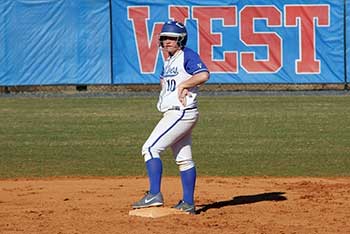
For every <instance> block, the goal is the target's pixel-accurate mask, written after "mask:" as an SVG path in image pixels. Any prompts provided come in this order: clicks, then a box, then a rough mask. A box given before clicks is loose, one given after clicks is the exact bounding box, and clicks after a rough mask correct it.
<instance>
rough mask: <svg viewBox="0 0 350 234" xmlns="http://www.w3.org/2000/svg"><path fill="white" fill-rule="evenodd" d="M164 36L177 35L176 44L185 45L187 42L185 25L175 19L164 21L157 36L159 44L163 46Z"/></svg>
mask: <svg viewBox="0 0 350 234" xmlns="http://www.w3.org/2000/svg"><path fill="white" fill-rule="evenodd" d="M165 37H177V43H178V45H179V46H181V47H185V46H186V42H187V30H186V27H185V25H184V24H183V23H180V22H177V21H168V22H166V23H164V25H163V27H162V31H161V32H160V37H159V42H160V45H161V46H163V40H164V39H165Z"/></svg>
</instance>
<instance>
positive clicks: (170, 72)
mask: <svg viewBox="0 0 350 234" xmlns="http://www.w3.org/2000/svg"><path fill="white" fill-rule="evenodd" d="M178 74H179V72H178V70H177V67H168V68H166V70H165V72H164V76H165V77H172V76H177V75H178Z"/></svg>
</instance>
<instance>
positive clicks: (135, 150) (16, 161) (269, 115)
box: [0, 96, 350, 178]
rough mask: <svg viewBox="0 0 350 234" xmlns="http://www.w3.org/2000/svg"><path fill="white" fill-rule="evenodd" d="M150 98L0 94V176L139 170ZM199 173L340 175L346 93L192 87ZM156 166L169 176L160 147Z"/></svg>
mask: <svg viewBox="0 0 350 234" xmlns="http://www.w3.org/2000/svg"><path fill="white" fill-rule="evenodd" d="M156 101H157V98H156V97H129V98H126V97H120V98H111V97H106V98H73V97H72V98H70V97H67V98H2V99H0V178H12V177H46V176H71V175H79V176H117V175H118V176H119V175H146V172H145V167H144V163H143V158H142V156H141V147H142V144H143V143H144V141H145V140H146V139H147V137H148V135H149V133H150V132H151V130H152V129H153V127H154V126H155V124H156V123H157V121H158V120H159V118H160V117H161V115H160V114H159V113H158V112H157V111H156V109H155V104H156ZM199 101H200V113H201V114H200V120H199V123H198V125H197V126H196V128H195V130H194V132H193V154H194V159H195V162H196V164H197V168H198V174H199V175H220V176H349V175H350V169H349V168H350V114H349V113H350V96H254V97H253V96H252V97H249V96H238V97H237V96H228V97H209V96H201V97H200V98H199ZM162 159H163V162H164V174H165V175H177V174H178V170H177V166H176V165H175V164H174V162H173V159H172V156H171V153H170V150H167V151H166V152H165V154H164V155H163V156H162Z"/></svg>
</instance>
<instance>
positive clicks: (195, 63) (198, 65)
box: [184, 48, 209, 75]
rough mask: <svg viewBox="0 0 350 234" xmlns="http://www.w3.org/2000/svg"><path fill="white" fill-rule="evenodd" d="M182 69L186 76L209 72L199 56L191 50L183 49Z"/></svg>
mask: <svg viewBox="0 0 350 234" xmlns="http://www.w3.org/2000/svg"><path fill="white" fill-rule="evenodd" d="M184 52H185V58H184V67H185V70H186V72H187V73H188V74H190V75H195V74H197V73H200V72H203V71H206V72H209V70H208V68H207V66H206V65H205V64H204V63H203V62H202V60H201V58H200V57H199V55H198V54H197V53H196V52H194V51H193V50H191V49H188V48H185V51H184Z"/></svg>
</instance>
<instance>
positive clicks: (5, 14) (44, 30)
mask: <svg viewBox="0 0 350 234" xmlns="http://www.w3.org/2000/svg"><path fill="white" fill-rule="evenodd" d="M109 9H110V8H109V2H108V0H95V1H86V0H74V1H72V0H46V1H38V0H1V2H0V85H7V86H11V85H47V84H110V83H111V72H110V71H111V62H110V61H111V59H110V56H111V55H110V16H109V12H110V11H109Z"/></svg>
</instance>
